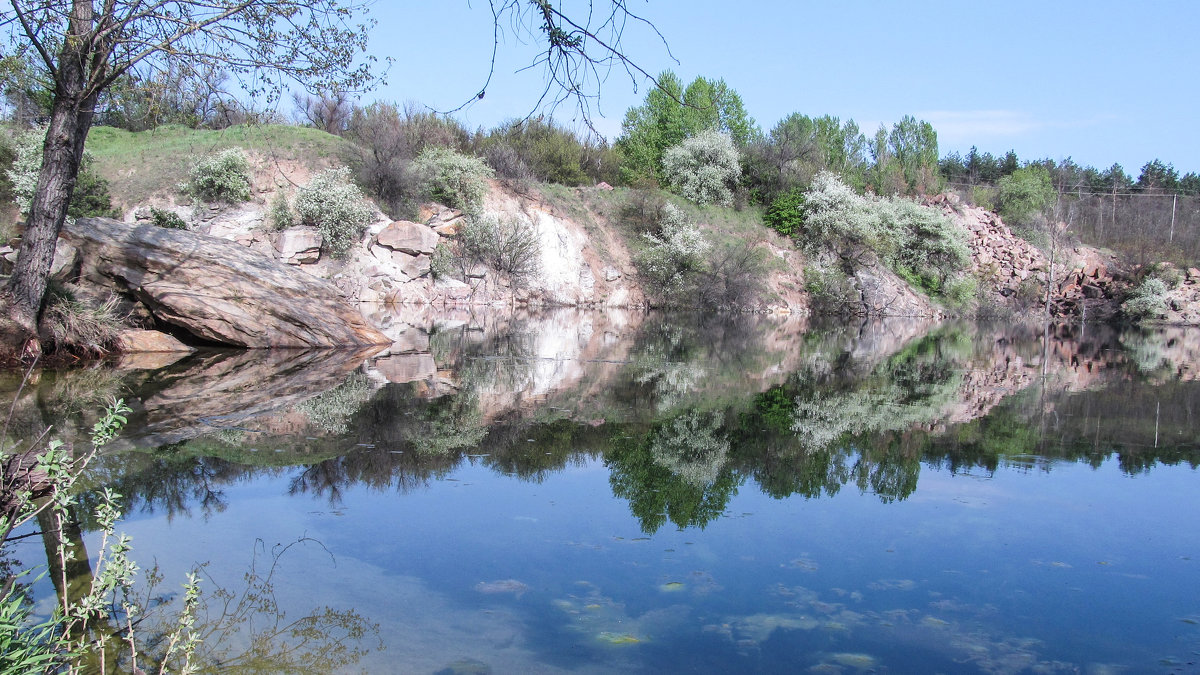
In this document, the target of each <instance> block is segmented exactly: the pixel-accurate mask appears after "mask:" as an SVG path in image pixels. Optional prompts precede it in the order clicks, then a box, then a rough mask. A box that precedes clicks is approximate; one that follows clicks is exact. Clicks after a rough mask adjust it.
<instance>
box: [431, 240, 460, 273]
mask: <svg viewBox="0 0 1200 675" xmlns="http://www.w3.org/2000/svg"><path fill="white" fill-rule="evenodd" d="M457 259H458V257H457V256H456V255H455V254H454V249H452V248H451V247H449V246H447V245H446V243H445V242H443V241H439V242H438V245H437V248H435V249H433V255H432V256H430V258H429V271H430V272H431V273H432V274H433V277H434V278H435V279H442V278H446V279H448V278H450V277H453V276H454V273H455V271H456V269H457V267H458V265H457V263H456V261H457Z"/></svg>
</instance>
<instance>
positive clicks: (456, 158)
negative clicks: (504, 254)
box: [413, 147, 494, 213]
mask: <svg viewBox="0 0 1200 675" xmlns="http://www.w3.org/2000/svg"><path fill="white" fill-rule="evenodd" d="M413 170H414V171H415V172H416V174H417V175H418V176H420V177H421V180H422V181H423V183H424V185H425V188H426V190H428V192H429V194H430V196H432V197H433V199H435V200H436V201H439V202H441V203H443V204H446V205H447V206H451V207H454V208H456V209H462V210H463V211H466V212H469V213H474V212H476V211H478V210H479V208H480V206H481V205H482V204H483V198H484V196H486V195H487V190H488V185H487V179H489V178H491V177H492V176H493V175H494V172H493V171H492V169H491V168H490V167H489V166H488V165H487V164H484V163H483V160H481V159H479V158H478V157H468V156H466V155H464V154H462V153H459V152H456V151H454V150H451V149H449V148H441V147H431V148H426V149H425V150H424V151H423V152H422V153H421V154H420V155H419V156H417V159H416V160H415V161H414V162H413Z"/></svg>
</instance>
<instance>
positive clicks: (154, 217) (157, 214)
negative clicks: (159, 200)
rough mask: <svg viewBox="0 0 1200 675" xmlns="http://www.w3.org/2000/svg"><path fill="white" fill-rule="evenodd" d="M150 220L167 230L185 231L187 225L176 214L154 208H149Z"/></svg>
mask: <svg viewBox="0 0 1200 675" xmlns="http://www.w3.org/2000/svg"><path fill="white" fill-rule="evenodd" d="M150 220H151V221H152V222H153V223H154V224H155V225H157V226H158V227H165V228H166V229H168V230H186V229H188V226H187V223H186V222H184V220H183V218H181V217H180V216H179V214H178V213H175V212H174V211H170V210H168V209H160V208H158V207H155V206H151V207H150Z"/></svg>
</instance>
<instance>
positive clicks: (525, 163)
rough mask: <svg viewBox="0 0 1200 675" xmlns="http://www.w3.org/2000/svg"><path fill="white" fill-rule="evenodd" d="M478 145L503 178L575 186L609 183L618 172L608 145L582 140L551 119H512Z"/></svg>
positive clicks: (612, 152)
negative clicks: (526, 174) (601, 182)
mask: <svg viewBox="0 0 1200 675" xmlns="http://www.w3.org/2000/svg"><path fill="white" fill-rule="evenodd" d="M480 144H481V145H482V149H483V155H484V156H485V157H486V158H487V160H488V164H490V165H491V167H492V168H493V169H495V170H496V173H497V174H499V175H500V176H502V177H505V178H510V179H517V180H522V179H533V180H539V181H543V182H547V183H558V184H561V185H569V186H576V185H590V184H593V183H597V182H600V181H609V182H612V181H615V180H616V178H617V175H618V174H617V169H618V166H617V164H618V160H617V156H616V153H615V151H613V150H612V149H611V148H609V147H608V145H607V144H605V143H604V142H603V141H601V142H599V143H595V142H592V141H590V140H587V139H581V138H580V137H579V136H578V135H577V134H576V133H575V132H573V131H572V130H570V129H568V128H566V127H563V126H561V125H559V124H558V123H556V122H554V121H553V120H549V121H547V120H543V119H541V118H538V119H527V120H514V121H511V122H508V123H505V124H503V125H501V126H499V127H497V128H495V129H493V130H492V131H491V132H489V133H488V135H487V136H486V137H485V138H483V139H482V140H481V141H480ZM501 148H502V149H501ZM524 172H528V174H529V175H528V176H522V175H521V174H522V173H524Z"/></svg>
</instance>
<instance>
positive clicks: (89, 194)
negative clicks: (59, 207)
mask: <svg viewBox="0 0 1200 675" xmlns="http://www.w3.org/2000/svg"><path fill="white" fill-rule="evenodd" d="M67 216H68V217H71V218H120V217H121V212H120V211H118V210H117V209H116V208H115V207H114V206H113V204H112V196H111V195H109V193H108V181H107V180H105V179H104V178H102V177H101V176H100V174H98V173H96V172H95V170H94V169H92V161H91V156H90V155H86V154H85V155H84V161H83V167H82V168H80V170H79V174H78V176H76V178H75V189H74V190H73V191H72V192H71V201H70V202H69V203H68V204H67Z"/></svg>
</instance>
